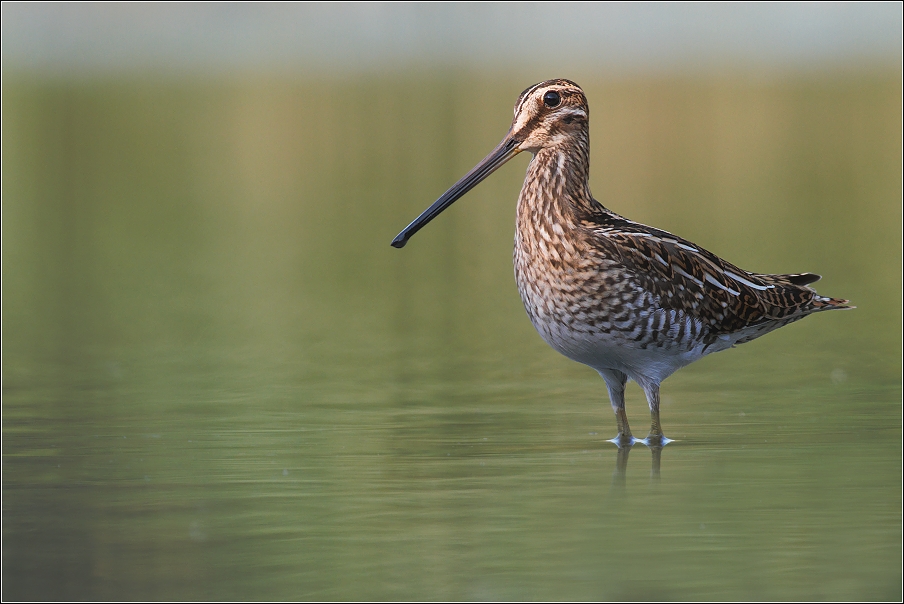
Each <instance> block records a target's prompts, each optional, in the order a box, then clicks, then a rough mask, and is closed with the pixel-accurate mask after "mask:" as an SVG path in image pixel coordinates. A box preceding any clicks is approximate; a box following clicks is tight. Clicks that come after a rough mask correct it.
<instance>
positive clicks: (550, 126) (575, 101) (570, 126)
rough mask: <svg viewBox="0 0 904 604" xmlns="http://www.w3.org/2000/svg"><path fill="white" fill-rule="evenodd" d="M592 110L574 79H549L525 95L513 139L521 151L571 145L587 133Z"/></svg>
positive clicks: (517, 111) (517, 107) (518, 107)
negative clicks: (568, 143) (574, 139)
mask: <svg viewBox="0 0 904 604" xmlns="http://www.w3.org/2000/svg"><path fill="white" fill-rule="evenodd" d="M589 116H590V108H589V107H588V105H587V97H586V96H584V91H583V90H581V87H580V86H578V85H577V84H575V83H574V82H572V81H571V80H547V81H545V82H540V83H539V84H535V85H534V86H531V87H530V88H528V89H527V90H525V91H524V92H522V93H521V96H520V97H518V102H517V103H515V117H514V119H513V120H512V128H511V130H510V131H509V136H511V137H512V138H514V139H517V140H518V141H520V143H519V145H518V150H519V151H531V152H533V153H536V152H537V151H539V150H540V149H542V148H543V147H550V146H555V145H559V144H562V143H566V142H569V141H570V140H572V139H573V137H575V136H576V135H580V134H581V133H583V132H586V131H587V126H588V118H589Z"/></svg>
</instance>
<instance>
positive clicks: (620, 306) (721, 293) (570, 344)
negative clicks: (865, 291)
mask: <svg viewBox="0 0 904 604" xmlns="http://www.w3.org/2000/svg"><path fill="white" fill-rule="evenodd" d="M588 118H589V107H588V105H587V98H586V97H585V96H584V91H583V90H581V88H580V86H578V85H577V84H575V83H574V82H572V81H570V80H548V81H546V82H540V83H539V84H536V85H534V86H531V87H530V88H528V89H527V90H525V91H524V92H522V93H521V96H520V97H518V102H517V103H515V117H514V119H513V121H512V126H511V129H509V131H508V134H506V136H505V138H504V139H502V142H501V143H500V144H499V146H498V147H496V148H495V149H494V150H493V151H492V152H491V153H490V154H489V155H487V156H486V157H485V158H484V159H483V161H481V162H480V163H479V164H477V166H475V167H474V169H472V170H471V171H470V172H468V173H467V174H465V176H464V177H462V179H461V180H459V181H458V182H457V183H455V184H454V185H453V186H452V188H451V189H449V190H448V191H446V192H445V193H443V195H442V196H440V198H439V199H437V200H436V202H434V203H433V205H431V206H430V207H429V208H427V210H426V211H424V213H423V214H421V215H420V216H418V217H417V218H416V219H415V220H414V221H413V222H412V223H411V224H409V225H408V226H407V227H406V228H405V230H403V231H402V232H401V233H399V235H398V236H397V237H396V238H395V239H394V240H393V242H392V245H393V246H395V247H398V248H400V247H403V246H404V245H405V244H406V243H407V242H408V239H409V238H410V237H411V236H412V235H414V234H415V233H416V232H417V231H418V230H420V229H421V228H422V227H423V226H424V225H426V224H427V223H428V222H430V221H431V220H433V219H434V218H435V217H436V216H437V215H439V213H440V212H442V211H443V210H444V209H446V208H447V207H449V206H450V205H451V204H452V203H453V202H454V201H455V200H457V199H459V198H460V197H461V196H463V195H464V194H465V193H467V192H468V191H470V190H471V189H472V188H473V187H475V186H476V185H477V184H478V183H480V182H481V181H482V180H483V179H485V178H486V177H487V176H489V175H490V174H492V173H493V172H494V171H495V170H496V169H497V168H499V167H500V166H501V165H502V164H504V163H505V162H507V161H508V160H509V159H511V158H512V157H514V156H515V155H517V154H518V153H520V152H522V151H530V152H531V153H532V154H533V156H534V157H533V160H532V161H531V163H530V166H529V167H528V169H527V176H526V177H525V179H524V186H523V187H522V189H521V195H520V196H519V198H518V211H517V219H516V228H515V254H514V261H515V279H516V280H517V282H518V291H519V293H520V294H521V300H522V301H523V302H524V308H525V310H527V314H528V316H529V317H530V320H531V322H532V323H533V324H534V327H535V328H536V329H537V331H538V332H539V333H540V335H541V336H542V337H543V339H544V340H546V342H547V343H548V344H549V345H550V346H552V347H553V348H555V349H556V350H557V351H559V352H560V353H562V354H564V355H565V356H567V357H568V358H570V359H573V360H575V361H578V362H580V363H584V364H585V365H589V366H590V367H592V368H594V369H596V370H597V371H598V372H599V374H600V375H601V376H602V377H603V379H604V380H606V386H607V387H608V389H609V398H610V399H611V401H612V408H613V409H614V410H615V417H616V421H617V423H618V435H617V436H616V437H615V438H614V439H613V442H615V443H616V444H618V445H619V446H621V445H623V444H633V443H634V442H635V439H634V437H633V436H632V435H631V429H630V427H629V426H628V418H627V416H626V415H625V395H624V392H625V384H626V383H627V381H628V380H629V379H631V380H634V381H635V382H637V383H638V384H639V385H640V387H641V388H643V390H644V393H645V394H646V397H647V402H648V403H649V405H650V414H651V416H652V424H651V427H650V434H649V436H648V437H647V438H646V439H644V440H643V442H645V443H646V444H651V445H658V446H662V445H664V444H665V443H667V442H668V439H667V438H665V436H664V435H663V433H662V428H661V426H660V423H659V384H660V383H661V382H662V380H664V379H665V378H667V377H668V376H669V375H671V374H672V373H674V372H675V371H677V370H678V369H680V368H681V367H684V366H685V365H688V364H690V363H693V362H694V361H696V360H698V359H700V358H702V357H704V356H706V355H708V354H711V353H713V352H719V351H720V350H725V349H727V348H731V347H732V346H735V345H736V344H743V343H745V342H749V341H750V340H753V339H754V338H758V337H760V336H762V335H764V334H767V333H769V332H770V331H772V330H774V329H778V328H779V327H783V326H785V325H787V324H788V323H791V322H793V321H797V320H798V319H802V318H803V317H805V316H807V315H809V314H812V313H815V312H820V311H823V310H833V309H844V308H851V307H849V306H847V305H846V304H847V300H840V299H836V298H827V297H824V296H820V295H819V294H817V293H816V291H815V290H813V289H812V288H810V287H808V285H809V284H810V283H813V282H815V281H817V280H818V279H819V275H815V274H813V273H800V274H794V275H767V274H760V273H751V272H748V271H745V270H743V269H740V268H738V267H736V266H734V265H733V264H731V263H730V262H727V261H725V260H722V259H721V258H719V257H718V256H716V255H715V254H713V253H711V252H708V251H707V250H705V249H703V248H702V247H700V246H699V245H695V244H693V243H691V242H690V241H687V240H685V239H682V238H680V237H676V236H675V235H672V234H671V233H667V232H666V231H662V230H659V229H656V228H653V227H648V226H645V225H642V224H639V223H637V222H633V221H631V220H628V219H627V218H623V217H622V216H619V215H618V214H616V213H615V212H612V211H611V210H609V209H607V208H605V207H603V205H602V204H600V203H599V202H598V201H596V200H595V199H594V198H593V196H592V195H591V194H590V185H589V180H588V179H589V169H590V139H589V127H588Z"/></svg>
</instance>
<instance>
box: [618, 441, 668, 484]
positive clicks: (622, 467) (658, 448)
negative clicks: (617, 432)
mask: <svg viewBox="0 0 904 604" xmlns="http://www.w3.org/2000/svg"><path fill="white" fill-rule="evenodd" d="M609 442H612V443H613V444H615V446H616V447H618V452H617V454H616V456H615V472H613V473H612V486H613V487H618V488H624V487H625V485H626V484H627V475H628V455H630V453H631V449H633V448H634V446H635V445H637V444H638V443H640V444H642V445H644V446H646V447H647V449H649V450H650V454H651V458H650V479H651V480H652V481H654V482H658V481H659V480H660V467H661V465H662V450H663V449H664V448H665V447H666V445H668V444H669V443H671V442H674V441H673V440H671V439H664V442H662V441H660V442H655V443H646V442H644V441H643V440H634V442H630V443H623V442H619V441H617V440H616V439H612V440H611V441H609Z"/></svg>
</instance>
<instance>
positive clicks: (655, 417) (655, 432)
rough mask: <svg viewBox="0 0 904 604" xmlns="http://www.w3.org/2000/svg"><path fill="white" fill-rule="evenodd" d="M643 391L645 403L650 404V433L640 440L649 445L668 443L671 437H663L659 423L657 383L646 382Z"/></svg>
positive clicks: (661, 445) (660, 445)
mask: <svg viewBox="0 0 904 604" xmlns="http://www.w3.org/2000/svg"><path fill="white" fill-rule="evenodd" d="M643 391H644V394H646V396H647V403H649V404H650V434H649V435H648V436H647V437H646V438H645V439H643V441H641V442H643V443H644V444H645V445H649V446H659V447H663V446H665V445H667V444H668V443H670V442H671V439H668V438H666V437H665V435H664V434H663V433H662V426H661V425H660V423H659V384H647V385H645V386H644V387H643Z"/></svg>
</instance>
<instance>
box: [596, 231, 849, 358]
mask: <svg viewBox="0 0 904 604" xmlns="http://www.w3.org/2000/svg"><path fill="white" fill-rule="evenodd" d="M618 222H620V224H613V225H607V226H602V225H600V226H597V227H596V228H594V229H593V231H594V235H595V238H596V239H597V240H598V242H599V243H600V244H602V245H603V246H604V247H605V248H606V249H607V250H608V253H609V254H610V257H612V258H618V259H619V260H620V261H621V263H622V264H623V266H624V267H625V269H626V272H627V273H628V274H630V275H632V276H633V279H635V280H636V283H637V285H638V286H640V287H641V288H642V289H644V290H646V291H648V292H650V293H651V294H653V295H654V296H656V297H657V298H658V303H659V305H660V306H661V307H662V308H665V309H670V310H671V309H673V310H677V311H682V312H684V313H687V314H688V315H690V316H692V317H694V318H696V319H698V320H699V321H701V322H702V323H703V324H704V325H706V326H707V327H708V331H709V333H710V334H711V335H712V336H716V335H719V334H730V333H737V332H740V331H742V330H748V329H749V328H755V327H756V326H763V329H762V330H757V329H752V330H751V333H750V337H745V338H744V339H742V340H740V342H743V341H748V340H750V339H753V338H755V337H758V336H760V335H763V334H765V333H767V332H768V331H771V330H772V329H774V328H777V327H781V326H782V325H786V324H787V323H790V322H792V321H795V320H797V319H799V318H803V317H804V316H806V315H808V314H810V313H812V312H817V311H820V310H828V309H830V308H844V306H843V305H844V303H845V302H846V300H836V299H831V298H824V297H822V296H819V295H818V294H817V293H816V292H815V291H814V290H813V289H811V288H809V287H807V286H806V284H807V283H812V282H814V281H816V280H817V279H819V276H818V275H814V274H812V273H802V274H795V275H764V274H756V273H749V272H747V271H745V270H743V269H740V268H738V267H737V266H734V265H733V264H731V263H729V262H726V261H725V260H722V259H721V258H719V257H718V256H716V255H715V254H713V253H711V252H709V251H707V250H705V249H703V248H701V247H700V246H698V245H695V244H693V243H691V242H689V241H687V240H685V239H681V238H680V237H676V236H674V235H672V234H670V233H667V232H665V231H660V230H658V229H652V228H650V227H646V226H644V225H640V224H637V223H633V222H631V221H627V220H625V221H618Z"/></svg>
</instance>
